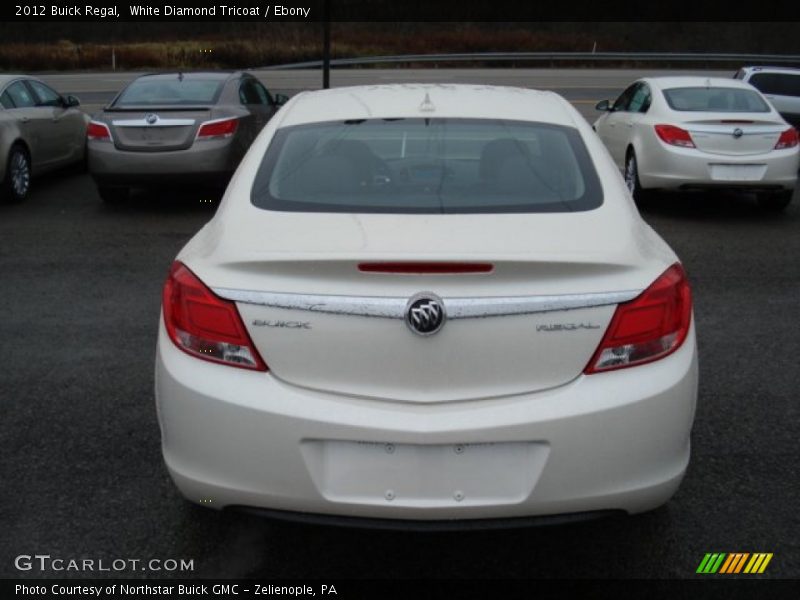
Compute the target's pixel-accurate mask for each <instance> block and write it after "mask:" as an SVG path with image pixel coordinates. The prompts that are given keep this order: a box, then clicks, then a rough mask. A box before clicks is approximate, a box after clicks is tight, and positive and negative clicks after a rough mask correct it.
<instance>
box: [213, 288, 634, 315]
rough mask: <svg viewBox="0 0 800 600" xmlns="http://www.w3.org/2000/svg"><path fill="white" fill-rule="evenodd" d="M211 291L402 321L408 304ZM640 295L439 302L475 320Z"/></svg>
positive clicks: (241, 298) (236, 298)
mask: <svg viewBox="0 0 800 600" xmlns="http://www.w3.org/2000/svg"><path fill="white" fill-rule="evenodd" d="M213 291H214V293H215V294H216V295H217V296H219V297H221V298H225V299H226V300H233V301H234V302H243V303H245V304H257V305H259V306H269V307H271V308H287V309H291V310H306V311H309V312H321V313H328V314H335V315H353V316H360V317H384V318H389V319H403V318H405V312H406V305H407V304H408V298H391V297H390V298H386V297H378V296H334V295H322V294H319V295H316V294H287V293H282V292H258V291H253V290H235V289H231V288H213ZM641 293H642V290H625V291H620V292H602V293H597V294H564V295H555V296H506V297H503V296H490V297H485V298H443V299H442V300H443V302H444V306H445V310H446V311H447V318H448V319H477V318H484V317H505V316H511V315H528V314H535V313H543V312H553V311H559V310H574V309H577V308H593V307H597V306H608V305H611V304H619V303H620V302H627V301H628V300H633V299H634V298H635V297H636V296H638V295H639V294H641Z"/></svg>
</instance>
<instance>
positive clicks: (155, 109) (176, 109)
mask: <svg viewBox="0 0 800 600" xmlns="http://www.w3.org/2000/svg"><path fill="white" fill-rule="evenodd" d="M103 110H104V111H106V112H186V111H191V110H211V107H210V106H176V105H174V104H169V105H166V106H106V107H105V108H104V109H103Z"/></svg>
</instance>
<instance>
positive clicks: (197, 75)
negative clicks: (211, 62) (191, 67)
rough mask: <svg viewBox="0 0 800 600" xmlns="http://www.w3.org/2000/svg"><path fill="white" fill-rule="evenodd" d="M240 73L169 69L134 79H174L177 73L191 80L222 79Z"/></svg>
mask: <svg viewBox="0 0 800 600" xmlns="http://www.w3.org/2000/svg"><path fill="white" fill-rule="evenodd" d="M238 73H241V71H170V72H166V73H146V74H145V75H140V76H139V77H137V78H136V79H137V80H138V79H144V78H148V79H165V80H168V79H175V78H176V77H178V76H179V75H182V76H183V78H184V79H188V80H192V79H205V80H208V79H217V80H219V81H224V80H226V79H228V78H230V77H233V76H234V75H236V74H238Z"/></svg>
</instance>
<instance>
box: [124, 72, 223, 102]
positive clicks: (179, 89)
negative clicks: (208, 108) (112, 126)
mask: <svg viewBox="0 0 800 600" xmlns="http://www.w3.org/2000/svg"><path fill="white" fill-rule="evenodd" d="M224 83H225V82H224V81H221V80H219V79H195V78H192V79H186V78H180V79H179V78H178V77H177V76H176V77H175V79H162V78H158V79H156V78H150V77H143V78H141V79H137V80H136V81H134V82H133V83H131V84H130V85H129V86H128V87H127V88H125V90H124V91H123V92H122V94H120V96H119V98H117V101H116V102H114V106H126V105H127V106H150V105H152V106H172V105H176V106H182V105H186V106H196V105H204V104H214V103H215V102H216V101H217V98H218V97H219V94H220V93H221V92H222V86H223V84H224Z"/></svg>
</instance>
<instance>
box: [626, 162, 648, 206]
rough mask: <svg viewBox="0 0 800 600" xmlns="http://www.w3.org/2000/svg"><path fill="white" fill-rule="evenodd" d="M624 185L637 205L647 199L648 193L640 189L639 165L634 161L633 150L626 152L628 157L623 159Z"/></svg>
mask: <svg viewBox="0 0 800 600" xmlns="http://www.w3.org/2000/svg"><path fill="white" fill-rule="evenodd" d="M625 184H626V185H627V186H628V190H629V191H630V193H631V196H633V199H634V200H635V201H636V203H637V204H638V203H641V202H643V201H644V200H646V199H647V197H648V193H647V191H646V190H644V189H642V184H641V183H640V182H639V163H638V162H637V161H636V153H635V152H634V151H633V149H630V150H628V156H627V157H626V158H625Z"/></svg>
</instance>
